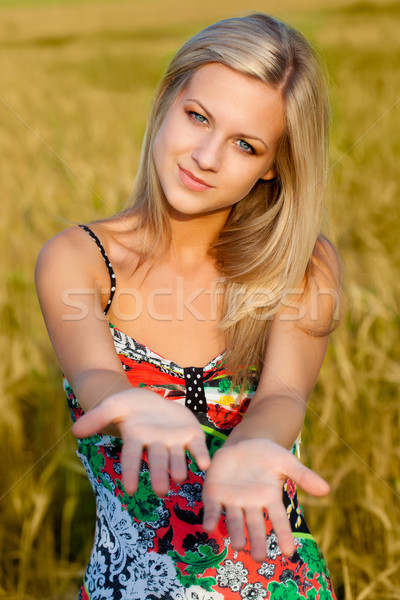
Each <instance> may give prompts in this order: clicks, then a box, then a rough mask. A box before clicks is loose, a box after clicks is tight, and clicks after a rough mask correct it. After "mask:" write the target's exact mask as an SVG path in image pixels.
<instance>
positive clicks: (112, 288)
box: [79, 225, 116, 315]
mask: <svg viewBox="0 0 400 600" xmlns="http://www.w3.org/2000/svg"><path fill="white" fill-rule="evenodd" d="M79 227H82V229H84V230H85V231H86V232H87V233H88V234H89V235H90V237H91V238H92V239H93V240H94V241H95V242H96V244H97V247H98V249H99V250H100V252H101V255H102V257H103V258H104V262H105V263H106V266H107V269H108V274H109V275H110V281H111V291H110V297H109V299H108V302H107V306H106V307H105V309H104V314H105V315H106V314H107V313H108V311H109V308H110V306H111V302H112V299H113V298H114V294H115V287H116V280H115V274H114V269H113V268H112V265H111V263H110V261H109V259H108V256H107V254H106V251H105V250H104V247H103V244H102V243H101V241H100V240H99V238H98V237H97V235H96V234H95V233H94V231H92V230H91V229H90V227H88V226H87V225H79Z"/></svg>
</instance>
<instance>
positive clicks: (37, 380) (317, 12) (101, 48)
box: [0, 0, 400, 600]
mask: <svg viewBox="0 0 400 600" xmlns="http://www.w3.org/2000/svg"><path fill="white" fill-rule="evenodd" d="M252 10H263V11H265V12H270V13H271V14H274V15H276V16H278V17H280V18H282V19H285V20H287V21H289V22H290V23H292V24H293V25H295V26H297V27H298V28H299V29H300V30H301V31H303V33H304V34H305V35H306V36H307V37H308V38H309V39H310V40H311V42H312V43H313V44H314V45H315V46H316V47H317V48H318V50H319V53H320V55H321V58H322V59H323V60H324V62H325V63H326V66H327V69H328V72H329V79H330V84H331V93H332V105H333V116H332V134H331V168H330V174H329V190H328V197H327V223H326V227H325V229H326V233H327V234H328V236H329V237H330V238H331V239H332V240H333V242H334V243H335V244H336V246H337V248H338V250H339V252H340V255H341V257H342V260H343V263H344V279H345V299H344V311H343V317H342V323H341V325H340V327H339V328H338V329H337V330H336V331H335V333H334V334H333V336H332V341H331V344H330V348H329V351H328V354H327V357H326V361H325V364H324V366H323V370H322V372H321V376H320V379H319V381H318V383H317V386H316V388H315V391H314V393H313V395H312V397H311V399H310V402H309V409H308V414H307V419H306V424H305V428H304V432H303V445H302V460H303V462H305V464H307V465H309V466H311V467H312V468H313V469H315V470H316V471H317V472H319V473H320V474H322V475H323V476H324V477H325V478H326V479H327V480H328V481H329V482H330V483H331V487H332V492H331V494H330V495H329V496H328V497H327V498H326V499H323V500H320V499H318V500H315V499H312V498H310V497H307V496H305V495H302V504H303V508H304V511H305V514H306V518H307V520H308V523H309V526H310V529H311V530H312V531H313V533H314V535H315V536H316V538H317V540H318V541H319V543H320V544H321V547H322V549H323V551H324V553H325V555H326V557H327V560H328V563H329V566H330V570H331V573H332V578H333V582H334V586H335V588H336V593H337V597H338V600H344V599H345V600H394V599H400V416H399V414H400V413H399V406H400V402H399V383H400V362H399V359H400V336H399V329H400V328H399V322H400V319H399V296H400V294H399V292H400V243H399V236H400V208H399V206H400V203H399V193H400V189H399V183H400V168H399V165H400V162H399V158H400V141H399V140H400V136H399V130H400V69H399V65H400V36H399V33H398V32H399V26H400V5H399V4H398V3H397V4H396V3H394V2H389V1H388V2H380V1H371V2H359V3H357V2H355V3H352V2H349V1H346V0H336V1H335V2H333V0H327V1H326V2H325V3H324V4H323V6H322V7H321V4H320V5H319V4H318V2H317V1H316V0H299V2H295V0H281V1H280V2H279V3H276V2H266V1H264V2H261V1H259V0H253V1H252V2H246V1H244V0H230V1H229V2H228V1H226V0H222V1H221V2H220V3H217V2H213V1H211V0H203V1H202V3H201V7H200V6H199V5H198V3H194V2H189V1H186V2H183V0H147V1H146V2H144V1H143V0H142V1H140V0H125V1H122V0H115V1H113V0H108V1H105V0H103V1H102V2H100V1H96V0H86V1H83V0H64V1H63V0H47V1H45V0H42V1H39V0H30V1H29V0H0V56H1V69H0V131H1V135H0V149H1V161H0V188H1V196H2V202H1V205H2V206H1V210H2V212H1V219H0V227H1V238H0V239H1V242H0V243H1V249H0V260H1V272H2V279H3V282H4V283H3V285H2V286H1V291H0V303H1V304H0V310H1V312H0V323H1V329H0V351H1V356H2V357H3V358H2V361H1V365H0V369H1V390H0V413H1V420H0V456H1V457H2V459H1V462H0V597H5V598H7V599H9V600H17V599H18V600H28V599H41V600H50V599H51V600H57V599H60V600H61V599H63V600H64V599H66V600H68V599H73V598H76V597H77V589H78V587H79V581H80V579H81V577H82V575H83V572H84V568H85V564H86V562H87V560H88V557H89V554H90V549H91V545H92V540H93V531H94V523H95V508H94V502H93V497H92V491H91V489H90V487H89V483H88V482H87V480H86V477H85V476H84V474H83V469H82V468H81V466H80V463H79V462H78V460H77V459H76V457H75V440H74V438H73V436H72V435H71V433H70V431H69V429H70V421H69V414H68V411H67V408H66V403H65V401H64V397H63V393H62V388H61V376H60V372H59V369H58V366H57V363H56V360H55V358H54V355H53V352H52V349H51V346H50V343H49V341H48V339H47V334H46V332H45V328H44V324H43V322H42V317H41V314H40V310H39V306H38V302H37V300H36V295H35V291H34V284H33V270H34V264H35V260H36V256H37V254H38V252H39V249H40V248H41V246H42V245H43V244H44V243H45V241H46V240H47V239H49V237H51V236H52V235H54V234H55V233H57V232H59V231H61V230H62V229H64V228H65V227H68V226H69V225H70V224H72V223H77V222H90V221H93V220H95V219H96V218H101V217H106V216H109V215H111V214H112V213H113V212H115V211H117V210H118V209H120V208H121V207H122V206H124V205H125V203H126V202H127V200H128V198H129V195H130V192H131V189H132V185H133V181H134V176H135V171H136V168H137V164H138V158H139V151H140V144H141V138H142V135H143V132H144V128H145V122H146V115H147V114H148V110H149V106H150V102H151V98H152V93H153V89H154V86H155V84H156V82H157V80H158V79H159V77H160V75H161V74H162V72H163V70H164V69H165V66H166V64H167V62H168V59H169V58H170V57H171V56H172V55H173V53H174V52H175V51H176V50H177V48H178V47H179V46H180V45H181V44H182V42H183V41H184V40H185V39H187V37H189V36H190V35H191V34H193V33H194V32H196V31H197V30H199V29H200V28H201V27H203V26H205V25H207V24H209V23H211V22H213V21H215V20H217V19H219V18H223V17H226V16H235V15H241V14H246V13H248V12H250V11H252ZM61 268H62V265H60V269H61Z"/></svg>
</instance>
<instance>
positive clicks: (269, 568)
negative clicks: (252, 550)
mask: <svg viewBox="0 0 400 600" xmlns="http://www.w3.org/2000/svg"><path fill="white" fill-rule="evenodd" d="M257 573H259V574H260V575H263V577H265V578H266V579H271V577H273V575H274V573H275V565H274V564H271V563H267V562H263V564H262V565H261V567H260V568H259V569H257Z"/></svg>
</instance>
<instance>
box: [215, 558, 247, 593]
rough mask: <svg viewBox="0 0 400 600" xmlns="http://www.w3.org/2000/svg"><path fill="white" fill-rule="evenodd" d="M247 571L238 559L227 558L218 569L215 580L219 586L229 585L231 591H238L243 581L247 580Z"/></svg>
mask: <svg viewBox="0 0 400 600" xmlns="http://www.w3.org/2000/svg"><path fill="white" fill-rule="evenodd" d="M248 574H249V571H248V570H247V569H246V568H245V566H244V564H243V563H242V562H240V561H238V562H235V563H234V562H233V561H232V560H230V559H228V560H226V561H225V562H224V564H223V565H221V567H220V568H219V569H218V574H217V577H216V579H217V581H218V583H219V585H220V586H221V587H229V588H230V589H231V590H232V592H238V591H239V590H240V588H241V587H242V585H243V584H244V583H247V582H248V578H247V575H248Z"/></svg>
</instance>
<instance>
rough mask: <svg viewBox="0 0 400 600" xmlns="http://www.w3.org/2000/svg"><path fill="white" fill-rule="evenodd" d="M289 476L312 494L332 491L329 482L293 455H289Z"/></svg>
mask: <svg viewBox="0 0 400 600" xmlns="http://www.w3.org/2000/svg"><path fill="white" fill-rule="evenodd" d="M287 476H288V477H289V478H290V479H293V481H295V482H296V483H297V484H298V485H299V486H300V487H301V488H302V489H303V490H304V491H305V492H307V493H308V494H311V495H312V496H326V495H327V494H329V492H330V487H329V483H328V482H327V481H325V479H322V477H320V476H319V475H317V474H316V473H314V471H311V469H309V468H308V467H305V466H304V465H303V464H301V462H300V461H298V460H297V458H296V457H295V456H293V455H290V457H289V464H288V468H287Z"/></svg>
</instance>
